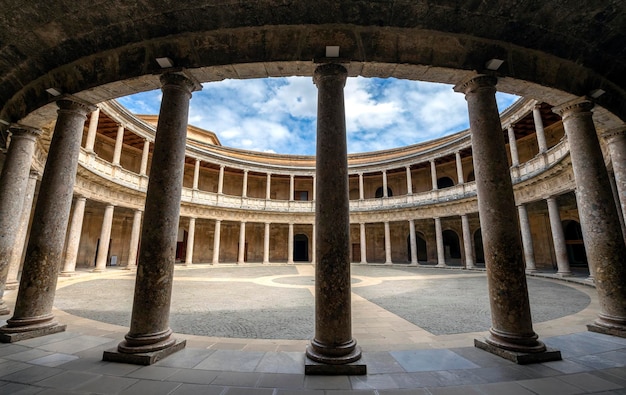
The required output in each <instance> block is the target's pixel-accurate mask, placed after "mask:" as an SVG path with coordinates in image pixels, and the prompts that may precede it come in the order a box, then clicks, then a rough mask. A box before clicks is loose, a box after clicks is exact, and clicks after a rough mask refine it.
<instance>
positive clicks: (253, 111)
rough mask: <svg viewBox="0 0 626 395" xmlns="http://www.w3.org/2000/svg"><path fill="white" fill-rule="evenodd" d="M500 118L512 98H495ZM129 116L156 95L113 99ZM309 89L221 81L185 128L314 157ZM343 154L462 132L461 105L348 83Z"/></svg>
mask: <svg viewBox="0 0 626 395" xmlns="http://www.w3.org/2000/svg"><path fill="white" fill-rule="evenodd" d="M497 100H498V108H499V109H500V111H503V110H504V109H505V108H506V107H508V106H509V105H511V104H512V103H513V102H514V101H515V100H516V97H515V96H511V95H506V94H500V93H499V94H498V95H497ZM119 101H120V103H121V104H122V105H124V106H126V107H127V108H128V109H129V110H130V111H131V112H134V113H136V114H158V112H159V105H160V101H161V91H160V90H157V91H150V92H144V93H139V94H136V95H132V96H127V97H124V98H120V99H119ZM316 102H317V88H316V87H315V85H314V84H313V82H312V80H311V77H289V78H264V79H255V80H225V81H221V82H211V83H206V84H204V85H203V89H202V91H200V92H194V94H193V98H192V99H191V107H190V114H189V123H190V124H192V125H194V126H198V127H200V128H203V129H206V130H210V131H213V132H215V134H216V135H217V137H218V138H219V139H220V142H221V143H222V145H224V146H227V147H235V148H242V149H247V150H255V151H263V152H274V153H280V154H301V155H314V154H315V119H316V115H317V103H316ZM345 102H346V124H347V125H346V126H347V132H348V152H350V153H356V152H369V151H376V150H381V149H387V148H395V147H401V146H405V145H410V144H415V143H418V142H421V141H426V140H431V139H433V138H437V137H441V136H445V135H448V134H451V133H454V132H458V131H461V130H463V129H466V128H468V126H469V125H468V121H467V104H466V102H465V99H464V97H463V95H462V94H460V93H455V92H453V91H452V86H451V85H444V84H433V83H426V82H415V81H407V80H397V79H393V78H389V79H379V78H362V77H357V78H349V79H348V82H347V83H346V87H345Z"/></svg>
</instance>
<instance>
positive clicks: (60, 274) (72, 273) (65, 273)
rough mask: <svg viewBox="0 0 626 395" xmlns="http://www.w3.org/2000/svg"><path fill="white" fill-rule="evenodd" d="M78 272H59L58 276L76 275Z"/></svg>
mask: <svg viewBox="0 0 626 395" xmlns="http://www.w3.org/2000/svg"><path fill="white" fill-rule="evenodd" d="M77 275H78V274H77V273H76V272H61V273H59V276H61V277H74V276H77Z"/></svg>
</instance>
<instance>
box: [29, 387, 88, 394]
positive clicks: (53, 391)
mask: <svg viewBox="0 0 626 395" xmlns="http://www.w3.org/2000/svg"><path fill="white" fill-rule="evenodd" d="M37 395H85V393H84V392H76V391H72V390H58V389H56V388H44V389H42V390H41V391H40V392H37Z"/></svg>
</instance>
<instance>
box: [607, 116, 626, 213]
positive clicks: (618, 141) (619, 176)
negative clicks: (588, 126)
mask: <svg viewBox="0 0 626 395" xmlns="http://www.w3.org/2000/svg"><path fill="white" fill-rule="evenodd" d="M604 138H605V139H606V142H607V145H608V147H609V153H610V155H611V163H612V164H613V173H614V174H615V187H616V188H615V189H616V190H617V196H618V198H619V203H620V206H621V209H622V218H624V220H625V221H626V125H622V126H620V127H618V128H615V129H612V130H609V131H607V132H606V133H605V134H604Z"/></svg>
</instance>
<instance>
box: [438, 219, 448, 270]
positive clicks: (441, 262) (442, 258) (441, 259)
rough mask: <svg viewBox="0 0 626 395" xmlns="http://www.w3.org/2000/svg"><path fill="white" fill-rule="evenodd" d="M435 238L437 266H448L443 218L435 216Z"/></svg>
mask: <svg viewBox="0 0 626 395" xmlns="http://www.w3.org/2000/svg"><path fill="white" fill-rule="evenodd" d="M435 238H436V241H437V266H438V267H446V266H447V265H446V250H445V249H444V247H443V231H442V230H441V218H435Z"/></svg>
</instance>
